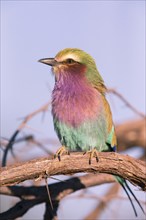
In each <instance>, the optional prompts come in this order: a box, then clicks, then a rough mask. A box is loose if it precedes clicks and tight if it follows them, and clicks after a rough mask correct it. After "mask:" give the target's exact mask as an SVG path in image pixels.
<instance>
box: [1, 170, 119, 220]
mask: <svg viewBox="0 0 146 220" xmlns="http://www.w3.org/2000/svg"><path fill="white" fill-rule="evenodd" d="M112 182H115V179H114V178H113V176H111V175H109V174H95V175H94V174H87V175H85V176H81V177H74V178H71V179H69V180H66V181H64V182H59V183H54V184H50V185H49V189H50V194H51V198H52V202H53V206H54V213H53V214H54V216H53V215H52V211H51V210H50V209H49V207H48V209H49V210H50V212H49V213H46V212H45V215H44V219H45V218H46V217H48V215H49V217H48V218H47V219H53V220H56V214H55V212H56V211H57V208H58V205H59V202H60V200H62V199H63V198H64V197H65V196H67V195H69V194H71V193H73V192H75V191H78V190H80V189H84V188H87V187H91V186H96V185H101V184H103V183H112ZM0 193H1V194H4V195H9V196H17V197H19V198H21V199H22V201H20V202H18V203H17V204H15V205H14V206H13V207H12V208H11V209H9V210H8V211H6V212H3V213H2V214H0V218H1V219H3V220H7V219H16V218H18V217H21V216H22V215H24V214H25V213H26V212H27V211H28V210H29V209H30V208H32V207H33V206H35V205H38V204H41V203H44V202H45V203H47V204H48V205H49V204H50V203H49V202H48V195H47V193H46V186H28V187H24V186H11V187H6V186H3V187H1V188H0ZM50 208H51V207H50Z"/></svg>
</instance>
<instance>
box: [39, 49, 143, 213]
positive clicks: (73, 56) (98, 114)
mask: <svg viewBox="0 0 146 220" xmlns="http://www.w3.org/2000/svg"><path fill="white" fill-rule="evenodd" d="M39 62H41V63H44V64H47V65H50V66H52V71H53V73H54V75H55V87H54V90H53V93H52V114H53V121H54V128H55V130H56V132H57V135H58V138H59V140H60V142H61V144H62V147H61V148H60V149H59V150H58V151H57V153H56V154H57V156H58V157H59V158H60V155H62V153H63V152H64V151H84V152H89V153H90V158H89V163H91V159H92V157H93V156H94V155H95V157H96V159H97V161H98V152H101V151H116V146H117V140H116V134H115V129H114V125H113V120H112V114H111V110H110V106H109V104H108V101H107V100H106V97H105V93H106V90H107V89H106V86H105V84H104V81H103V79H102V77H101V75H100V73H99V72H98V70H97V67H96V63H95V61H94V59H93V58H92V57H91V56H90V55H89V54H87V53H86V52H84V51H83V50H80V49H77V48H67V49H64V50H62V51H60V52H59V53H58V54H57V55H56V56H55V58H45V59H41V60H39ZM115 177H116V179H117V181H118V182H119V183H120V184H121V186H122V187H123V189H124V190H125V192H126V194H127V196H128V198H129V199H130V202H131V204H132V207H133V210H134V212H135V215H136V216H137V212H136V209H135V207H134V204H133V202H132V200H131V197H130V195H129V192H130V193H131V194H132V196H133V197H134V198H135V200H136V201H137V203H138V204H139V206H140V208H141V209H142V211H143V208H142V206H141V204H140V203H139V201H138V199H137V198H136V197H135V195H134V194H133V192H132V191H131V189H130V188H129V186H128V184H127V182H126V181H125V180H124V179H123V178H121V177H119V176H115ZM128 191H129V192H128ZM143 212H144V211H143Z"/></svg>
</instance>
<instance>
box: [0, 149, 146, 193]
mask: <svg viewBox="0 0 146 220" xmlns="http://www.w3.org/2000/svg"><path fill="white" fill-rule="evenodd" d="M22 170H23V172H22ZM79 172H86V173H88V172H92V173H97V172H99V173H109V174H113V175H119V176H122V177H123V178H124V179H127V180H129V181H130V182H131V183H132V184H133V185H137V186H139V187H141V189H142V190H146V169H145V163H144V162H142V161H140V160H136V159H134V158H132V157H130V156H127V155H120V154H118V153H109V152H106V153H99V162H98V163H97V162H96V160H95V159H94V158H93V159H92V164H91V165H89V157H88V155H84V156H83V154H82V153H78V152H77V153H72V154H71V155H70V156H68V155H64V156H62V157H61V161H58V159H49V158H40V159H36V160H31V161H28V162H25V163H19V164H15V165H13V166H7V167H4V168H1V170H0V173H1V176H0V186H6V185H7V186H10V185H15V184H17V183H20V182H23V181H25V180H28V179H35V178H38V177H43V176H44V175H46V174H47V175H48V176H54V175H60V174H64V175H66V174H74V173H79Z"/></svg>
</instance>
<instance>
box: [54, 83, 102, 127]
mask: <svg viewBox="0 0 146 220" xmlns="http://www.w3.org/2000/svg"><path fill="white" fill-rule="evenodd" d="M102 109H103V108H102V98H101V94H100V93H99V92H98V91H97V90H96V89H94V88H88V87H85V86H84V87H83V88H81V87H79V88H77V87H76V88H73V87H70V88H69V87H66V88H58V87H56V88H54V91H53V95H52V113H53V117H55V119H57V120H59V121H60V122H63V123H65V124H68V125H70V126H72V127H78V126H80V125H81V124H82V123H84V122H86V121H87V120H92V119H93V120H94V119H95V118H97V117H98V115H99V114H101V111H102Z"/></svg>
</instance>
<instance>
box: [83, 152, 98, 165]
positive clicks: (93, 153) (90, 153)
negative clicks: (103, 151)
mask: <svg viewBox="0 0 146 220" xmlns="http://www.w3.org/2000/svg"><path fill="white" fill-rule="evenodd" d="M86 153H87V154H89V164H91V161H92V158H93V157H95V158H96V161H97V162H98V161H99V159H98V151H97V150H96V149H95V148H93V149H92V150H89V151H86V152H85V153H84V154H83V155H85V154H86Z"/></svg>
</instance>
